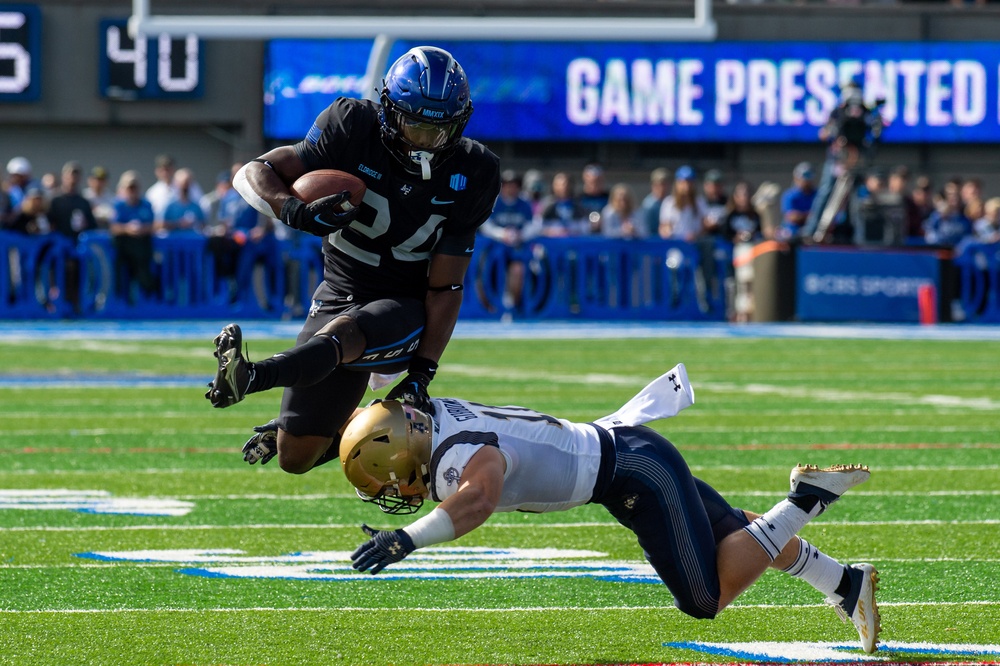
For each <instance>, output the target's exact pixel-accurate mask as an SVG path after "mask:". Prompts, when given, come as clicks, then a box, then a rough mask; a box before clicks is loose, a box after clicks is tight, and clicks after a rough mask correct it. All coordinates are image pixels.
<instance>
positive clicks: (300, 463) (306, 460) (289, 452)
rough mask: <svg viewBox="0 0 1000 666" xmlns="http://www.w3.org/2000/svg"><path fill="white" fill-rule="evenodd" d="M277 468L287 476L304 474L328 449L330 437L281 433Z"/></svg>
mask: <svg viewBox="0 0 1000 666" xmlns="http://www.w3.org/2000/svg"><path fill="white" fill-rule="evenodd" d="M278 435H279V436H278V455H277V460H278V467H280V468H281V469H282V471H285V472H288V473H289V474H305V473H306V472H308V471H309V470H311V469H312V468H313V467H314V466H315V464H316V461H317V460H318V459H319V457H320V456H322V455H323V453H324V452H325V451H326V450H327V449H328V448H329V447H330V444H331V442H332V441H333V439H332V438H330V437H313V436H305V437H298V436H296V435H290V434H288V433H287V432H284V431H281V432H279V433H278Z"/></svg>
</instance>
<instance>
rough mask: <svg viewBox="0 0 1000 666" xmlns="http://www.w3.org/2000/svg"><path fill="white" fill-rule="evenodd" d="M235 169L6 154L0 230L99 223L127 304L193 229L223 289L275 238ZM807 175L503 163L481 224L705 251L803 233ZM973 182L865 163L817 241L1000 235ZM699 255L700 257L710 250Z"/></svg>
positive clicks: (510, 231) (519, 234)
mask: <svg viewBox="0 0 1000 666" xmlns="http://www.w3.org/2000/svg"><path fill="white" fill-rule="evenodd" d="M240 166H241V165H240V164H234V165H233V166H232V168H231V169H229V170H227V171H224V172H221V173H219V174H217V176H216V178H215V181H214V184H213V187H212V189H211V190H209V191H208V192H203V191H202V188H201V187H200V185H199V183H198V180H197V177H196V173H195V172H194V171H193V170H192V169H191V168H188V167H183V166H179V165H177V164H176V162H175V160H174V159H173V158H172V157H170V156H169V155H160V156H158V157H157V158H156V160H155V164H154V173H155V182H153V183H150V184H149V185H148V186H144V185H145V184H144V183H142V181H141V178H140V175H139V173H138V172H137V171H134V170H128V171H125V172H124V173H122V174H120V176H119V177H118V179H117V183H116V185H114V186H112V185H111V184H110V183H111V182H112V177H111V174H109V173H108V170H107V169H106V168H104V167H103V166H100V165H95V166H91V167H90V168H89V169H87V170H85V169H84V167H83V165H82V164H81V163H79V162H76V161H70V162H67V163H66V164H65V165H64V166H63V168H62V170H61V172H60V173H58V174H55V173H47V174H42V175H40V176H39V175H37V174H35V173H34V172H33V170H32V165H31V162H30V161H29V159H27V158H25V157H22V156H16V157H13V158H10V159H9V160H8V161H7V162H6V173H5V177H4V179H3V183H2V188H0V230H3V231H8V232H14V233H18V234H61V235H63V236H66V237H67V238H69V239H71V240H74V241H75V240H76V239H78V238H79V236H80V234H82V233H85V232H91V231H95V230H103V231H104V232H106V233H107V234H109V235H110V236H111V238H112V242H113V244H114V247H115V250H116V257H117V261H118V270H119V271H120V272H121V274H123V275H126V276H127V278H128V282H127V284H124V285H121V286H120V292H121V294H122V295H123V297H126V298H128V299H134V298H136V297H137V296H138V295H139V293H140V292H141V293H143V294H149V293H150V292H152V291H153V290H154V289H155V286H156V285H155V279H156V274H155V271H154V270H152V269H153V266H154V256H153V248H152V238H153V237H154V236H157V235H159V236H172V235H188V236H192V235H200V236H204V237H205V238H206V239H207V244H208V245H207V247H208V250H209V252H210V254H211V255H212V261H213V263H214V268H215V274H216V277H217V278H219V279H222V280H228V281H229V282H230V283H231V285H232V287H231V288H232V289H233V290H235V289H236V288H237V286H236V285H235V277H236V269H237V264H238V259H239V255H240V252H241V250H242V248H244V247H245V246H246V245H247V244H248V243H251V244H252V243H262V242H268V240H269V239H272V240H273V238H274V237H275V235H276V234H278V235H280V234H281V233H283V230H282V229H281V225H275V224H274V220H272V219H270V218H267V217H265V216H263V215H260V214H259V213H257V212H256V211H255V210H254V209H253V208H251V207H250V206H249V205H248V204H247V203H246V202H245V201H244V200H243V198H242V197H241V196H240V195H239V193H237V192H236V190H235V189H233V185H232V179H233V176H234V175H235V173H236V171H237V170H238V169H239V168H240ZM817 180H818V178H817V174H816V171H815V170H814V169H813V167H812V165H811V164H810V163H808V162H802V163H799V164H798V165H796V166H795V167H794V168H793V169H792V170H791V173H790V179H789V182H788V183H785V184H780V183H774V182H764V183H753V182H751V181H749V180H747V179H744V178H742V177H739V176H731V177H727V176H726V174H724V173H723V172H721V171H720V170H718V169H708V170H707V171H705V172H704V173H703V174H699V173H697V172H696V171H695V169H694V168H692V167H691V166H688V165H682V166H680V167H679V168H676V169H672V170H670V169H666V168H656V169H653V170H652V171H651V172H650V174H649V180H648V185H647V186H646V188H645V189H644V190H641V191H637V188H636V187H635V186H634V185H633V184H631V183H628V182H615V183H611V184H609V183H608V179H607V173H606V172H605V170H604V168H603V167H602V166H601V165H600V164H596V163H591V164H587V165H585V166H584V167H583V169H582V171H580V172H579V173H575V172H571V171H558V172H556V173H554V174H552V175H551V176H550V177H549V178H546V177H545V175H543V174H542V172H540V171H538V170H535V169H532V170H529V171H527V172H525V173H523V174H521V173H517V172H515V171H512V170H505V171H504V172H503V174H502V178H501V181H502V184H501V191H500V195H499V197H498V198H497V201H496V205H495V207H494V211H493V215H492V216H491V217H490V218H489V220H488V221H487V222H486V223H485V224H484V225H483V226H482V228H481V233H482V234H483V235H485V236H487V237H489V238H492V239H493V240H495V241H498V242H500V243H503V244H505V245H508V246H510V247H512V248H520V247H523V246H524V245H525V244H526V243H530V242H531V241H532V240H534V239H536V238H557V237H558V238H567V237H599V238H613V239H628V240H634V241H636V242H642V241H644V240H649V239H658V238H662V239H673V240H680V241H684V242H687V243H691V244H694V245H699V244H700V245H702V246H703V247H708V245H707V244H711V243H714V242H715V241H717V240H722V241H726V242H729V243H732V244H734V245H735V246H744V247H746V246H752V245H753V244H756V243H758V242H760V241H763V240H775V241H782V242H790V243H794V242H812V241H813V236H812V231H813V230H812V229H810V228H809V226H808V225H809V221H810V220H815V219H817V217H818V211H817ZM983 189H984V188H983V183H982V181H981V180H980V179H978V178H975V177H971V178H962V177H958V176H956V177H952V178H949V179H948V180H947V181H946V182H944V183H942V184H941V185H940V186H939V187H935V186H934V184H933V183H932V182H931V180H930V179H929V178H928V177H927V176H916V177H913V176H912V174H911V172H910V170H909V169H908V168H907V167H906V166H897V167H895V168H893V169H891V170H890V171H888V172H885V171H883V170H881V169H870V170H868V171H867V172H866V173H864V174H863V177H862V178H861V182H859V183H858V184H857V186H856V187H855V190H854V192H853V193H852V197H853V198H854V199H855V204H856V205H853V206H851V207H849V208H848V207H845V209H844V210H842V211H840V212H839V213H838V214H837V216H836V217H835V219H834V229H833V233H832V234H831V235H830V236H829V238H827V239H826V240H825V241H824V242H834V243H853V242H858V240H857V239H858V236H857V227H858V225H859V224H860V223H862V222H863V220H859V219H857V218H858V216H859V215H870V214H873V213H872V211H876V212H878V211H882V212H885V211H888V210H893V211H896V213H897V217H898V216H900V215H901V216H902V219H903V220H904V222H903V226H904V232H903V235H904V238H903V242H902V243H898V244H909V245H933V246H936V247H943V248H949V249H954V250H956V251H960V250H961V248H962V246H963V245H965V244H968V243H971V242H978V243H996V242H1000V196H994V197H987V196H986V195H985V193H984V192H983ZM852 218H853V219H852ZM813 226H815V224H814V223H813ZM702 256H703V257H706V259H707V260H710V257H711V253H710V252H708V251H703V252H702ZM526 270H527V268H526V266H525V264H524V262H521V261H511V262H510V263H509V265H508V267H507V276H506V278H507V279H506V289H505V294H504V308H505V310H507V311H509V312H516V311H517V309H518V307H519V306H520V299H521V292H522V290H523V285H524V281H525V271H526ZM67 288H68V289H70V290H73V289H75V288H76V287H75V285H73V284H70V285H68V287H67ZM70 296H72V294H71V295H70ZM744 316H745V315H744Z"/></svg>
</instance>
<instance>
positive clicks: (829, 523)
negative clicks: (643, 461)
mask: <svg viewBox="0 0 1000 666" xmlns="http://www.w3.org/2000/svg"><path fill="white" fill-rule="evenodd" d="M811 525H812V526H813V527H820V526H822V527H848V528H850V527H858V526H865V527H872V526H886V527H891V526H916V525H928V526H944V525H947V526H957V525H1000V519H998V520H993V519H987V520H855V521H835V520H819V521H815V522H813V523H811ZM595 527H608V528H613V529H626V528H624V527H622V526H621V525H619V524H618V523H612V522H581V523H487V524H485V525H483V526H482V527H480V528H479V529H482V530H487V529H496V530H509V529H515V530H520V529H541V528H557V529H576V528H595ZM345 529H350V530H356V529H358V525H357V524H356V523H325V524H296V525H292V524H281V523H277V524H267V523H263V524H252V525H119V526H110V525H90V526H85V527H70V526H61V527H57V526H44V525H41V526H32V527H29V526H17V527H0V533H4V532H141V531H153V532H155V531H163V532H186V531H189V532H209V531H213V530H230V531H232V530H345Z"/></svg>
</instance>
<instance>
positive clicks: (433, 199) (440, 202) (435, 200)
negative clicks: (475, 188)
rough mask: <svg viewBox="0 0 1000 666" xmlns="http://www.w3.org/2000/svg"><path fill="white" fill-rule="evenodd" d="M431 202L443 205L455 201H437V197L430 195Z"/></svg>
mask: <svg viewBox="0 0 1000 666" xmlns="http://www.w3.org/2000/svg"><path fill="white" fill-rule="evenodd" d="M431 203H432V204H441V205H444V204H453V203H455V202H454V201H439V200H438V198H437V197H431Z"/></svg>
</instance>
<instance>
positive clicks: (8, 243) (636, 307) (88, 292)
mask: <svg viewBox="0 0 1000 666" xmlns="http://www.w3.org/2000/svg"><path fill="white" fill-rule="evenodd" d="M153 250H154V257H155V260H154V265H153V267H152V268H153V277H154V284H155V286H154V288H153V289H152V291H151V292H150V293H148V294H144V293H142V292H141V291H140V290H139V289H138V288H136V287H135V286H130V285H129V284H128V281H127V280H126V279H125V277H126V276H125V274H124V271H123V269H122V268H120V267H119V265H118V262H117V260H116V256H115V247H114V243H113V242H112V239H111V237H110V236H109V235H108V234H107V233H106V232H89V233H85V234H82V235H81V237H80V240H79V242H77V243H73V242H71V241H70V240H68V239H67V238H65V237H62V236H59V235H56V234H48V235H44V236H24V235H21V234H14V233H9V232H0V319H47V318H113V319H167V318H171V319H176V318H183V319H198V318H236V317H240V318H244V319H246V318H258V319H289V318H297V317H300V316H302V315H304V314H305V313H306V312H307V311H308V307H309V303H310V298H311V295H312V292H313V289H315V287H316V285H317V284H318V283H319V281H320V280H321V279H322V274H323V258H322V254H321V239H319V238H316V237H313V236H307V235H296V236H294V237H293V238H291V239H281V240H279V239H277V238H275V237H269V238H266V239H265V240H264V241H262V242H260V243H248V244H247V245H245V246H244V247H243V248H242V251H241V253H240V256H239V261H238V263H237V267H236V273H235V275H234V276H232V277H221V276H218V275H216V272H215V266H214V259H213V256H212V254H211V252H209V249H208V241H207V239H205V238H203V237H201V236H195V235H190V236H188V235H174V236H166V237H157V238H154V240H153ZM732 256H733V248H732V246H731V245H730V244H728V243H725V242H721V241H714V242H707V243H701V244H689V243H684V242H680V241H670V240H659V239H657V240H645V241H629V240H613V239H604V238H572V239H569V238H565V239H556V238H545V239H537V240H536V241H532V242H530V243H526V244H525V245H524V246H522V247H519V248H512V247H508V246H505V245H503V244H500V243H497V242H494V241H491V240H489V239H487V238H480V239H479V240H478V241H477V248H476V252H475V254H474V255H473V258H472V265H471V267H470V270H469V273H468V275H467V278H466V289H465V302H464V304H463V309H462V317H463V318H467V319H491V318H496V319H499V318H501V317H504V316H505V315H513V316H514V317H516V318H518V319H523V320H532V319H602V320H614V319H623V320H626V319H631V320H677V321H724V320H726V319H727V318H728V317H729V316H730V314H731V308H732V305H731V303H732V289H731V285H732V274H733V263H732ZM512 263H520V264H522V265H523V266H524V275H525V279H524V290H523V294H522V299H521V303H520V306H519V307H518V308H516V309H515V308H513V307H512V305H511V303H510V302H509V299H505V298H504V291H505V288H506V281H507V272H508V271H507V269H508V266H509V265H511V264H512ZM955 265H956V267H957V268H958V272H959V281H960V290H959V292H960V293H959V299H960V302H961V305H962V307H963V309H964V311H965V312H966V316H967V321H975V322H982V323H985V322H1000V301H998V293H1000V245H998V244H995V245H972V246H969V247H968V248H967V249H966V250H965V251H964V252H963V253H962V254H961V255H959V256H958V257H956V260H955Z"/></svg>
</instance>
